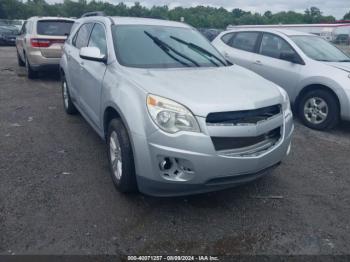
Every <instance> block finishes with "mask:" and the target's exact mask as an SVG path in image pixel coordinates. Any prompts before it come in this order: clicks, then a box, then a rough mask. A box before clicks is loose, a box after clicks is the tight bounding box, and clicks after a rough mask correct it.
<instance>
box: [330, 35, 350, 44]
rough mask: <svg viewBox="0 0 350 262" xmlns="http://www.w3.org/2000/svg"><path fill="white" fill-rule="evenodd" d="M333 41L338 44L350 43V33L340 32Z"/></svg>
mask: <svg viewBox="0 0 350 262" xmlns="http://www.w3.org/2000/svg"><path fill="white" fill-rule="evenodd" d="M333 43H334V44H336V45H350V35H348V34H339V35H337V36H336V37H335V39H334V40H333Z"/></svg>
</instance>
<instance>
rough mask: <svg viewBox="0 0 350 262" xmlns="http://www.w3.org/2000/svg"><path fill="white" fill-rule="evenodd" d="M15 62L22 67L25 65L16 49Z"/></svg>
mask: <svg viewBox="0 0 350 262" xmlns="http://www.w3.org/2000/svg"><path fill="white" fill-rule="evenodd" d="M17 62H18V65H19V66H21V67H23V66H25V65H26V64H25V63H24V62H23V60H22V58H21V56H20V55H19V53H18V50H17Z"/></svg>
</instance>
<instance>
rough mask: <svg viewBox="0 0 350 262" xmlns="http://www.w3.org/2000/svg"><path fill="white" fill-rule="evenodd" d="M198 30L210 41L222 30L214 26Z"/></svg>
mask: <svg viewBox="0 0 350 262" xmlns="http://www.w3.org/2000/svg"><path fill="white" fill-rule="evenodd" d="M198 31H199V32H200V33H201V34H202V35H204V36H205V37H206V38H207V39H208V40H209V41H210V42H211V41H213V39H214V38H215V37H217V35H218V34H220V33H221V32H222V30H220V29H215V28H198Z"/></svg>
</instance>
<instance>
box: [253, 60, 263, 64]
mask: <svg viewBox="0 0 350 262" xmlns="http://www.w3.org/2000/svg"><path fill="white" fill-rule="evenodd" d="M254 64H256V65H262V63H261V61H260V60H256V61H255V62H254Z"/></svg>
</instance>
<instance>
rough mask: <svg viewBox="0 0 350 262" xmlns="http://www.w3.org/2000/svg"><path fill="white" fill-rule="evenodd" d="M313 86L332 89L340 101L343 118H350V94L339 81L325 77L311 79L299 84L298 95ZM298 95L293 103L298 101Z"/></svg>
mask: <svg viewBox="0 0 350 262" xmlns="http://www.w3.org/2000/svg"><path fill="white" fill-rule="evenodd" d="M311 85H322V86H325V87H328V88H329V89H331V90H332V91H333V92H334V93H335V94H336V95H337V98H338V100H339V103H340V112H341V117H342V118H344V119H349V118H350V101H349V95H350V94H349V93H350V92H346V91H345V89H344V88H343V87H342V85H341V84H340V83H339V81H336V80H334V79H331V78H328V77H325V76H313V77H309V78H306V79H304V80H302V81H301V82H300V83H299V85H298V87H297V90H296V91H297V92H296V94H297V95H299V94H300V93H301V92H302V90H303V89H304V88H306V87H308V86H311ZM297 95H296V97H294V98H293V101H295V100H296V99H297Z"/></svg>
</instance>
